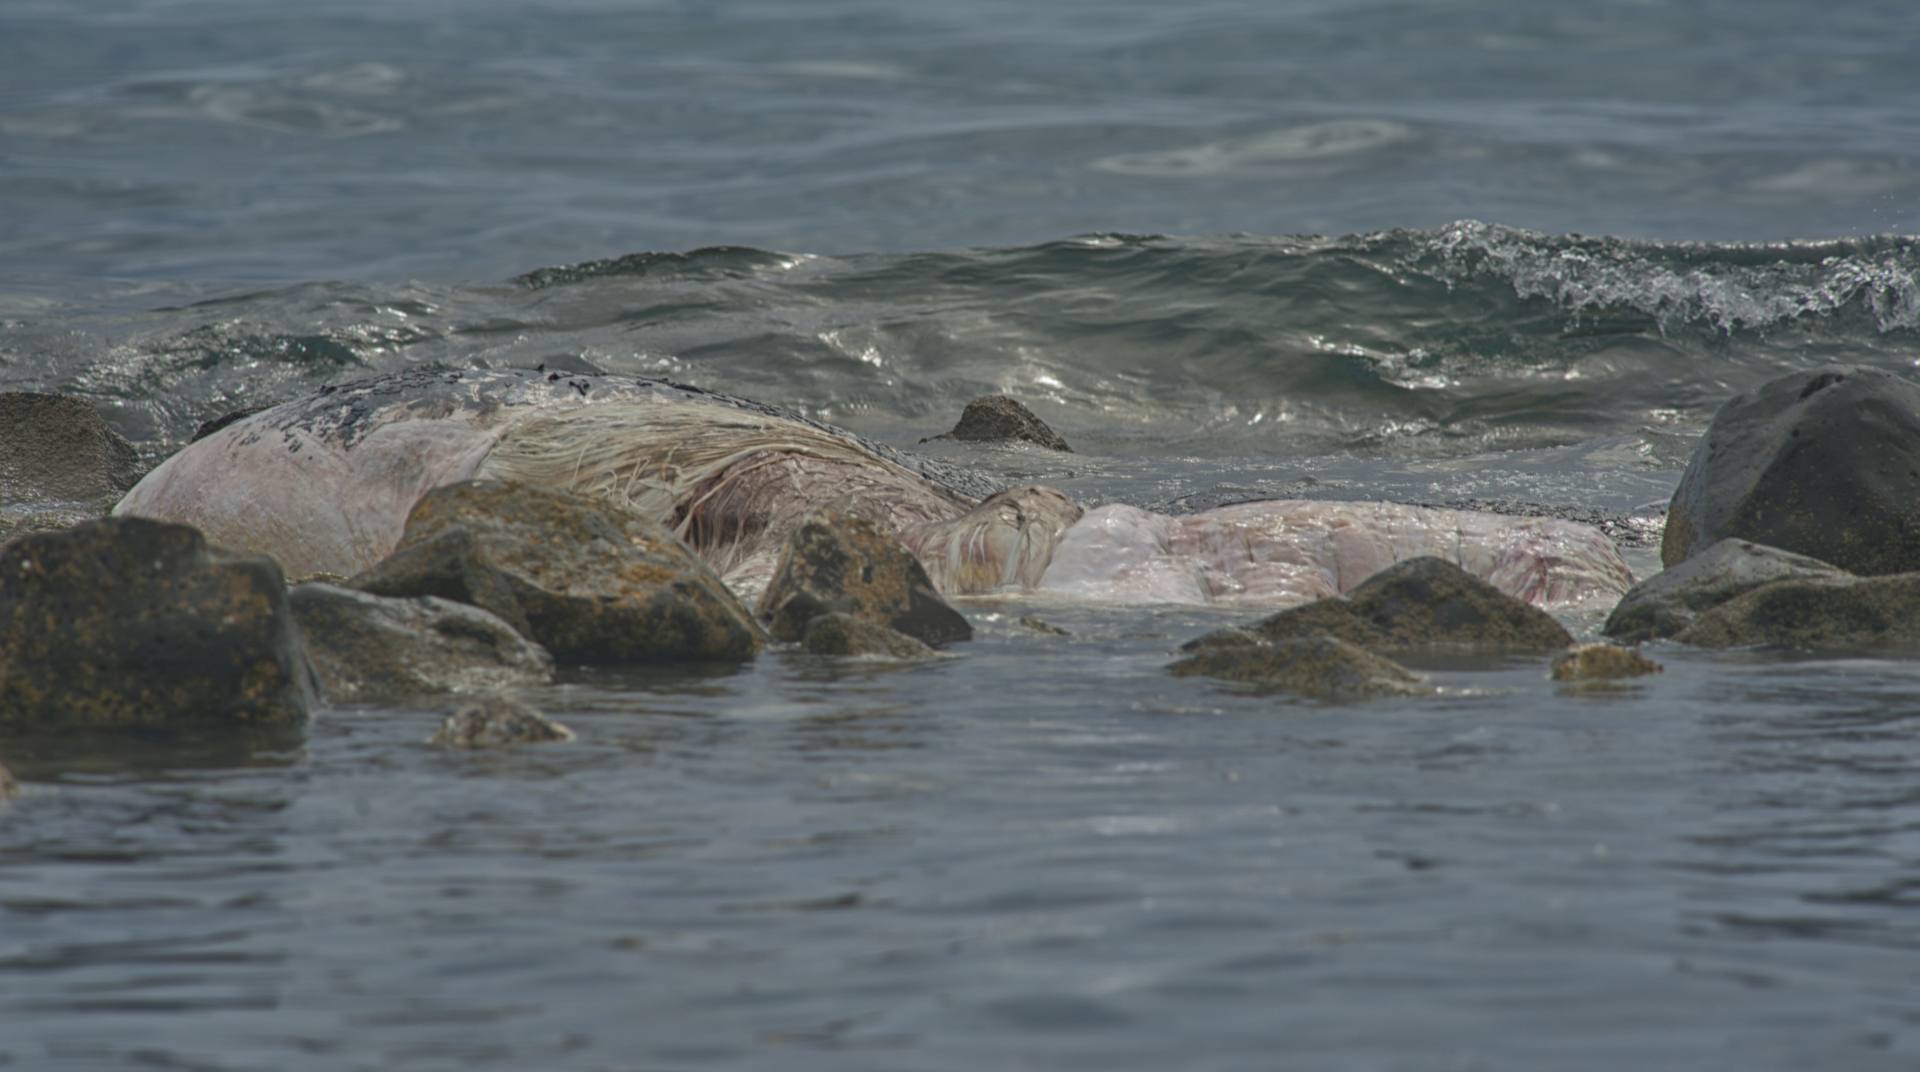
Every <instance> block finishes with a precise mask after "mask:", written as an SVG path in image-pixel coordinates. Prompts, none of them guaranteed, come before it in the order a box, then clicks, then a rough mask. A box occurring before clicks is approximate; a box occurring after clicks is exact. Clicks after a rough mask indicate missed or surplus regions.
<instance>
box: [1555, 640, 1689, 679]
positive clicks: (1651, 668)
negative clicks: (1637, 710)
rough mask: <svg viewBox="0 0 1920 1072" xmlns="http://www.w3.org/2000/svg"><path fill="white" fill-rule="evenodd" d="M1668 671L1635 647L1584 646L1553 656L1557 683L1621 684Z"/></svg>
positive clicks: (1615, 645)
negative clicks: (1611, 682) (1591, 682)
mask: <svg viewBox="0 0 1920 1072" xmlns="http://www.w3.org/2000/svg"><path fill="white" fill-rule="evenodd" d="M1663 669H1665V668H1664V667H1662V666H1661V665H1660V664H1659V663H1656V662H1654V661H1653V660H1652V659H1649V658H1647V657H1646V656H1645V655H1642V654H1640V653H1639V652H1638V651H1635V650H1634V649H1632V648H1623V647H1620V646H1619V645H1617V644H1581V645H1578V646H1576V647H1572V648H1568V649H1567V650H1566V651H1563V652H1561V653H1560V654H1559V655H1557V656H1555V657H1554V660H1553V679H1554V680H1555V681H1619V680H1622V679H1625V678H1633V677H1642V676H1644V675H1647V674H1657V673H1660V672H1661V670H1663Z"/></svg>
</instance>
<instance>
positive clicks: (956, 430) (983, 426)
mask: <svg viewBox="0 0 1920 1072" xmlns="http://www.w3.org/2000/svg"><path fill="white" fill-rule="evenodd" d="M947 434H948V435H950V436H952V437H953V438H955V439H964V440H969V441H972V442H1002V443H1003V442H1009V441H1015V440H1019V441H1025V442H1028V443H1038V444H1039V445H1040V446H1043V447H1046V448H1047V449H1048V450H1060V451H1066V452H1067V453H1069V454H1071V453H1072V452H1073V448H1072V447H1069V446H1067V441H1066V440H1064V439H1062V438H1060V433H1058V432H1055V431H1054V430H1053V429H1052V428H1049V427H1047V422H1045V421H1043V420H1041V419H1040V418H1038V417H1036V416H1034V415H1033V411H1032V410H1030V409H1028V408H1027V407H1026V406H1024V405H1022V404H1021V403H1020V402H1019V401H1017V400H1015V399H1012V398H1009V397H1007V396H1006V395H984V396H982V397H980V398H976V399H974V400H973V401H971V402H969V403H967V408H966V409H964V410H962V411H961V412H960V422H959V423H958V424H955V425H954V426H953V431H951V432H948V433H947Z"/></svg>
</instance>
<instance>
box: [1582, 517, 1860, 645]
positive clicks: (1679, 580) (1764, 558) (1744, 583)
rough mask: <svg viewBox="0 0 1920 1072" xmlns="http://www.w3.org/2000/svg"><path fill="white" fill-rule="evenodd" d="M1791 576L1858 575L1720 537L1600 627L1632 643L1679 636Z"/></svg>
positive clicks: (1843, 579) (1657, 578)
mask: <svg viewBox="0 0 1920 1072" xmlns="http://www.w3.org/2000/svg"><path fill="white" fill-rule="evenodd" d="M1788 578H1803V579H1807V580H1811V581H1814V582H1816V583H1827V584H1850V583H1852V582H1853V581H1854V580H1856V579H1857V578H1856V577H1855V576H1854V575H1853V574H1851V573H1848V572H1847V571H1845V570H1843V569H1840V568H1838V567H1836V566H1831V565H1829V564H1827V563H1825V562H1822V561H1820V560H1819V559H1814V558H1808V557H1807V556H1805V555H1796V554H1794V553H1793V552H1791V551H1782V550H1780V549H1779V548H1777V547H1767V546H1765V545H1763V544H1757V543H1754V542H1752V541H1750V540H1733V539H1728V540H1721V541H1720V542H1719V543H1716V544H1714V545H1713V546H1712V547H1709V548H1707V549H1706V550H1704V551H1702V552H1700V553H1699V554H1697V555H1694V556H1693V557H1692V558H1689V559H1687V560H1686V561H1685V562H1682V563H1680V564H1679V565H1677V566H1672V567H1670V568H1668V569H1665V570H1662V571H1660V572H1659V573H1656V574H1654V575H1653V576H1651V577H1649V578H1647V579H1646V580H1644V581H1641V582H1640V583H1639V584H1636V585H1634V586H1633V589H1632V590H1631V591H1629V592H1628V593H1627V594H1626V595H1625V596H1624V597H1622V598H1621V600H1620V602H1619V603H1618V604H1616V605H1615V606H1614V608H1613V613H1612V614H1610V615H1608V616H1607V624H1606V625H1605V626H1604V627H1602V628H1601V630H1600V631H1601V632H1602V633H1605V634H1606V635H1607V636H1609V637H1612V638H1613V639H1615V640H1618V641H1621V642H1623V643H1627V644H1638V643H1640V642H1642V641H1646V640H1656V639H1660V638H1663V637H1670V636H1674V635H1675V634H1677V633H1679V632H1681V631H1682V630H1684V629H1686V628H1687V627H1688V626H1689V625H1692V624H1693V622H1694V619H1695V618H1697V617H1698V616H1699V615H1700V614H1701V613H1702V612H1704V611H1707V610H1711V609H1712V608H1714V607H1717V606H1719V605H1720V604H1722V603H1725V602H1726V601H1727V600H1729V599H1732V598H1734V597H1735V596H1738V595H1740V594H1741V593H1743V592H1750V591H1752V590H1754V589H1755V588H1759V587H1760V586H1762V585H1766V584H1772V583H1773V582H1775V581H1783V580H1786V579H1788Z"/></svg>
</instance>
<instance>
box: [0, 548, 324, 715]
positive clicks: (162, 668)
mask: <svg viewBox="0 0 1920 1072" xmlns="http://www.w3.org/2000/svg"><path fill="white" fill-rule="evenodd" d="M312 675H313V671H312V668H311V667H310V666H308V664H307V658H306V654H305V652H304V651H303V649H302V646H301V642H300V633H299V630H298V629H297V628H296V627H295V626H294V624H293V617H292V615H291V614H290V613H289V611H288V608H287V593H286V585H285V582H284V581H283V580H282V578H281V575H280V567H279V566H278V565H277V564H275V563H274V561H273V560H272V559H270V558H266V557H264V556H254V555H229V554H225V553H222V552H219V551H214V550H210V549H209V548H208V547H207V545H206V541H205V540H204V539H202V538H201V536H200V533H199V532H198V531H197V530H195V529H192V528H189V527H187V526H185V525H174V524H169V523H167V522H162V521H151V520H147V519H145V518H136V517H109V518H100V519H98V520H94V521H88V522H85V523H83V524H80V525H77V526H75V527H74V528H72V529H69V530H67V531H65V532H50V533H36V534H34V535H30V536H23V537H20V538H19V539H17V540H15V541H14V542H12V543H10V544H7V545H6V546H5V548H4V549H0V725H42V726H45V725H57V726H62V727H81V726H88V727H108V726H113V727H118V726H166V725H170V724H174V723H200V724H205V723H208V722H215V723H230V724H233V725H238V726H252V727H266V726H297V725H299V724H302V723H304V721H305V720H306V717H307V711H308V705H309V703H310V700H311V690H312V683H313V678H312Z"/></svg>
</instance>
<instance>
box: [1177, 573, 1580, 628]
mask: <svg viewBox="0 0 1920 1072" xmlns="http://www.w3.org/2000/svg"><path fill="white" fill-rule="evenodd" d="M1314 636H1331V637H1337V638H1339V639H1341V640H1343V641H1346V642H1347V643H1349V644H1355V645H1358V646H1359V647H1362V648H1365V649H1367V650H1369V651H1376V652H1386V651H1405V650H1408V649H1413V648H1448V649H1470V650H1476V651H1548V650H1555V649H1559V648H1564V647H1566V646H1568V645H1569V644H1572V643H1573V637H1572V635H1571V634H1569V633H1568V632H1567V630H1566V628H1565V627H1564V626H1562V625H1561V624H1560V623H1559V622H1557V621H1555V620H1554V618H1553V615H1551V614H1548V613H1547V612H1546V611H1543V610H1541V609H1540V608H1538V607H1536V606H1533V605H1532V604H1530V603H1527V602H1525V601H1523V600H1519V599H1515V598H1514V597H1512V596H1510V595H1507V594H1506V593H1505V592H1502V591H1500V590H1499V589H1498V588H1495V587H1494V586H1493V585H1491V584H1488V583H1487V582H1485V581H1483V580H1481V579H1480V578H1478V577H1475V576H1474V575H1472V574H1470V573H1468V572H1467V571H1465V570H1463V569H1461V568H1460V567H1458V566H1456V565H1454V564H1453V563H1451V562H1447V561H1445V560H1443V559H1439V558H1432V557H1420V558H1409V559H1405V560H1403V561H1400V562H1396V563H1394V564H1393V565H1391V566H1388V567H1387V568H1386V569H1383V570H1381V571H1380V572H1378V573H1376V574H1374V575H1373V576H1371V577H1369V578H1367V579H1366V580H1365V581H1362V582H1361V583H1360V585H1359V586H1358V587H1356V588H1354V589H1353V590H1352V591H1350V592H1348V593H1347V594H1346V595H1345V596H1344V597H1343V596H1333V597H1330V598H1327V599H1321V600H1316V601H1315V602H1312V603H1307V604H1303V605H1301V606H1298V607H1289V608H1287V609H1286V610H1283V611H1280V612H1279V613H1277V614H1274V615H1271V616H1269V617H1267V618H1263V619H1261V620H1260V621H1258V622H1255V623H1253V624H1252V625H1249V626H1245V627H1242V628H1237V629H1224V630H1219V631H1216V632H1213V633H1208V634H1207V635H1205V636H1202V637H1199V638H1198V639H1195V640H1191V641H1188V642H1187V643H1186V645H1184V647H1183V650H1186V651H1198V650H1205V649H1211V648H1219V647H1245V646H1246V645H1247V644H1248V642H1249V641H1250V640H1251V641H1252V642H1255V643H1260V642H1278V641H1282V640H1289V639H1298V638H1303V637H1314Z"/></svg>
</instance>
